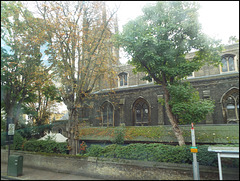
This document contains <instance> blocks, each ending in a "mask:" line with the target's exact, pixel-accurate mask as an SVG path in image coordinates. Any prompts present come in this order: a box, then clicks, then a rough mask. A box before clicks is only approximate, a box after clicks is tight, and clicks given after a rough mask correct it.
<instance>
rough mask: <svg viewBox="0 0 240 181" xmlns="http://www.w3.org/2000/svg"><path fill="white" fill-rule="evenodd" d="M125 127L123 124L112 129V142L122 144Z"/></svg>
mask: <svg viewBox="0 0 240 181" xmlns="http://www.w3.org/2000/svg"><path fill="white" fill-rule="evenodd" d="M124 136H125V128H124V127H123V126H120V127H117V128H115V130H114V138H113V139H112V143H113V144H119V145H122V144H124Z"/></svg>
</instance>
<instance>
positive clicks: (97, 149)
mask: <svg viewBox="0 0 240 181" xmlns="http://www.w3.org/2000/svg"><path fill="white" fill-rule="evenodd" d="M103 154H104V148H103V147H102V146H101V145H91V146H90V147H89V148H87V153H86V154H85V155H86V156H92V157H102V156H103Z"/></svg>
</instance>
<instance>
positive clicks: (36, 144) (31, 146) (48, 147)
mask: <svg viewBox="0 0 240 181" xmlns="http://www.w3.org/2000/svg"><path fill="white" fill-rule="evenodd" d="M24 150H26V151H34V152H45V153H66V150H67V143H57V142H55V141H52V140H47V141H45V140H39V141H38V140H33V141H27V142H26V143H25V144H24Z"/></svg>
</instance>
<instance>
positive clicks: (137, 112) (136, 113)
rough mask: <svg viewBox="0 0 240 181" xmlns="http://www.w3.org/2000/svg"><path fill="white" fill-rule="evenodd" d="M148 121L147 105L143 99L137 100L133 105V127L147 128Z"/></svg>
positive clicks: (148, 111) (148, 110)
mask: <svg viewBox="0 0 240 181" xmlns="http://www.w3.org/2000/svg"><path fill="white" fill-rule="evenodd" d="M149 121H150V109H149V104H148V103H147V101H146V100H145V99H143V98H139V99H137V100H136V101H135V103H134V104H133V125H135V126H148V125H149Z"/></svg>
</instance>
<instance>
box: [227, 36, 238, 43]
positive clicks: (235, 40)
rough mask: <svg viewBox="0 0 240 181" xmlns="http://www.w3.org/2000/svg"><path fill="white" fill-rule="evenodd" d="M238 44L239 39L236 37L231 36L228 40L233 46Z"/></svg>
mask: <svg viewBox="0 0 240 181" xmlns="http://www.w3.org/2000/svg"><path fill="white" fill-rule="evenodd" d="M238 42H239V39H238V38H237V37H236V36H230V37H229V38H228V43H231V44H233V43H238Z"/></svg>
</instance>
